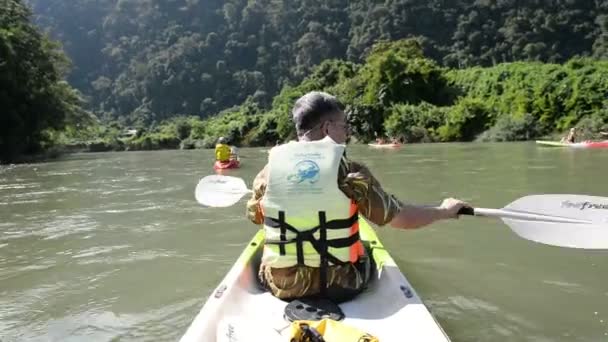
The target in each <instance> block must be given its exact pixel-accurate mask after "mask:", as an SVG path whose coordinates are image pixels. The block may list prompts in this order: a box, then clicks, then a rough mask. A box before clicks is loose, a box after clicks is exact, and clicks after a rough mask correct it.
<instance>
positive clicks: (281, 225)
mask: <svg viewBox="0 0 608 342" xmlns="http://www.w3.org/2000/svg"><path fill="white" fill-rule="evenodd" d="M279 228H280V229H281V236H280V239H281V241H287V238H286V237H285V234H286V233H287V229H286V228H285V212H284V211H279ZM279 252H280V254H281V255H285V244H283V243H282V244H280V245H279Z"/></svg>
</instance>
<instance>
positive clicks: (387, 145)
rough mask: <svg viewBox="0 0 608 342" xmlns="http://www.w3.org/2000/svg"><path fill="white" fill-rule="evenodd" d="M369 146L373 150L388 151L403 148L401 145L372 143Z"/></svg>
mask: <svg viewBox="0 0 608 342" xmlns="http://www.w3.org/2000/svg"><path fill="white" fill-rule="evenodd" d="M367 146H369V147H373V148H388V149H392V148H399V147H401V144H392V143H391V144H374V143H370V144H367Z"/></svg>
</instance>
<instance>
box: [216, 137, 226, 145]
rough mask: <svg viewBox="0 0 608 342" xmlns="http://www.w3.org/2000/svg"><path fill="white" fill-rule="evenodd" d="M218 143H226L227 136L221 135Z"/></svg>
mask: <svg viewBox="0 0 608 342" xmlns="http://www.w3.org/2000/svg"><path fill="white" fill-rule="evenodd" d="M217 143H218V144H225V143H226V138H224V137H219V139H217Z"/></svg>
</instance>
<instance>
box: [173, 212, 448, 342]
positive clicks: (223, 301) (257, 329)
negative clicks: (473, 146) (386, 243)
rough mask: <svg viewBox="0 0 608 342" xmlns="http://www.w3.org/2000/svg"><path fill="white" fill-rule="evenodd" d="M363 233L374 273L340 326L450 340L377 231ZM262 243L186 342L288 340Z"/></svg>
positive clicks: (249, 251) (391, 336)
mask: <svg viewBox="0 0 608 342" xmlns="http://www.w3.org/2000/svg"><path fill="white" fill-rule="evenodd" d="M359 230H360V235H361V239H362V240H363V241H364V243H365V245H366V246H367V247H368V251H369V252H370V253H369V254H370V255H371V256H372V257H373V259H374V261H375V263H376V270H375V271H374V273H372V280H371V281H370V283H369V285H368V288H367V289H366V290H365V291H364V292H363V293H361V294H359V295H358V296H357V297H356V298H355V299H353V300H351V301H348V302H345V303H342V304H339V307H340V309H341V310H342V312H343V313H344V316H345V318H344V320H343V321H342V322H343V323H344V324H346V325H349V326H351V327H354V328H357V329H359V330H361V331H364V332H367V333H369V334H371V335H372V336H375V337H377V338H378V339H379V340H380V341H382V342H391V341H425V342H432V341H449V338H448V336H447V335H446V334H445V332H444V331H443V329H442V328H441V326H440V325H439V324H438V323H437V321H436V320H435V319H434V317H433V316H432V315H431V313H430V312H429V310H428V309H427V307H426V306H425V305H424V304H423V302H422V300H421V299H420V297H419V296H418V295H417V294H416V291H414V289H413V288H412V286H411V284H410V283H409V282H408V281H407V279H406V278H405V276H404V275H403V273H401V271H400V270H399V268H398V267H397V265H396V264H395V261H394V260H393V259H392V258H391V256H390V254H389V253H388V252H387V251H386V249H384V247H383V245H382V243H381V242H380V241H379V240H378V236H377V235H376V233H375V231H374V230H373V229H372V228H371V227H370V226H369V224H368V223H367V222H366V221H364V220H360V224H359ZM263 240H264V232H263V231H262V230H260V231H258V233H257V234H256V235H255V236H254V237H253V239H252V240H251V241H250V243H249V244H248V245H247V247H246V248H245V250H244V251H243V253H242V254H241V256H240V257H239V258H238V260H237V261H236V263H235V264H234V266H233V267H232V269H231V270H230V271H229V272H228V274H227V275H226V276H225V277H224V279H223V280H222V281H221V283H220V284H219V286H218V287H217V288H216V289H215V290H214V291H213V292H212V294H211V295H210V296H209V298H208V299H207V302H206V303H205V305H204V306H203V308H202V309H201V311H200V312H199V314H198V315H197V316H196V318H195V319H194V321H193V322H192V324H191V325H190V327H189V328H188V330H187V331H186V333H185V334H184V335H183V336H182V338H181V341H182V342H213V341H222V342H223V341H226V342H227V341H239V342H245V341H251V342H258V341H264V342H272V341H277V342H278V341H288V337H289V336H290V333H291V328H290V322H289V321H287V320H286V319H285V318H284V314H285V307H286V306H287V304H288V303H287V302H285V301H282V300H280V299H277V298H276V297H274V296H272V295H271V294H270V293H269V292H267V291H265V290H264V289H263V288H262V287H261V285H260V283H259V281H258V278H257V273H258V267H259V265H260V258H261V254H262V247H263ZM328 342H332V341H328Z"/></svg>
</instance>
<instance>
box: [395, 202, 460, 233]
mask: <svg viewBox="0 0 608 342" xmlns="http://www.w3.org/2000/svg"><path fill="white" fill-rule="evenodd" d="M465 206H467V204H466V203H465V202H463V201H460V200H457V199H454V198H447V199H445V200H443V203H441V205H440V206H438V207H435V206H420V205H411V204H406V205H403V206H402V207H401V210H400V211H399V213H398V214H397V215H396V216H395V217H394V218H393V220H392V221H391V226H393V227H395V228H400V229H417V228H421V227H424V226H426V225H429V224H431V223H433V222H435V221H439V220H444V219H450V218H458V211H459V210H460V209H461V208H462V207H465Z"/></svg>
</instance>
